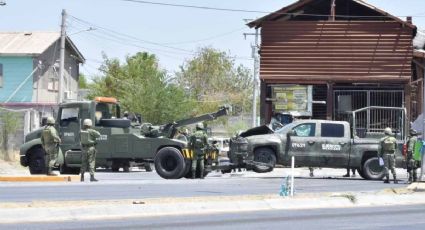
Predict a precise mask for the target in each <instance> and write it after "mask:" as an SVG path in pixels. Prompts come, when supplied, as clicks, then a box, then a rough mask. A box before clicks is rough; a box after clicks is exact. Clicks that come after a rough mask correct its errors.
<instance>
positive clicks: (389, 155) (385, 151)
mask: <svg viewBox="0 0 425 230" xmlns="http://www.w3.org/2000/svg"><path fill="white" fill-rule="evenodd" d="M384 134H385V137H383V138H382V139H381V140H380V151H379V157H381V158H382V159H383V160H384V169H385V180H384V183H390V175H389V170H391V173H392V174H393V178H394V183H395V184H397V183H398V181H397V176H396V172H395V153H396V150H397V140H396V139H395V137H393V134H392V130H391V128H389V127H387V128H385V130H384Z"/></svg>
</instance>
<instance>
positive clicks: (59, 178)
mask: <svg viewBox="0 0 425 230" xmlns="http://www.w3.org/2000/svg"><path fill="white" fill-rule="evenodd" d="M79 180H80V176H76V175H57V176H47V175H40V176H0V181H1V182H74V181H79Z"/></svg>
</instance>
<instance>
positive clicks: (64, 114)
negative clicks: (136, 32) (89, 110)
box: [58, 105, 80, 152]
mask: <svg viewBox="0 0 425 230" xmlns="http://www.w3.org/2000/svg"><path fill="white" fill-rule="evenodd" d="M58 115H59V116H58V118H59V119H58V125H59V130H58V131H59V135H60V138H61V148H62V150H63V151H64V152H65V151H67V150H69V149H75V148H77V149H78V148H79V144H80V107H79V106H77V105H76V106H72V107H71V106H70V107H61V108H60V110H59V113H58Z"/></svg>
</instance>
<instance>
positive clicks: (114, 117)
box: [20, 97, 229, 179]
mask: <svg viewBox="0 0 425 230" xmlns="http://www.w3.org/2000/svg"><path fill="white" fill-rule="evenodd" d="M228 112H229V107H225V106H224V107H221V108H219V110H218V111H217V112H213V113H208V114H204V115H200V116H197V117H191V118H187V119H183V120H180V121H175V122H174V121H173V122H170V123H168V124H164V125H158V126H153V125H151V124H149V123H144V124H142V125H141V126H139V127H134V126H132V125H131V122H130V120H128V119H124V118H120V114H121V113H120V105H119V103H118V101H117V99H115V98H109V97H97V98H95V100H93V101H75V102H67V103H62V104H60V105H59V110H58V116H57V119H56V125H55V127H56V129H57V130H58V132H59V135H60V137H61V139H62V142H61V144H60V151H59V157H58V160H57V162H56V163H57V165H58V167H59V169H60V172H61V173H73V174H78V173H79V172H80V166H81V153H82V147H81V143H80V129H81V127H82V122H83V121H84V119H90V120H92V122H93V124H94V127H93V128H94V129H96V130H97V131H99V132H100V134H101V136H100V137H99V138H98V139H97V147H96V148H97V150H98V152H97V154H96V167H104V168H112V171H118V169H119V168H120V167H124V169H125V168H126V167H129V166H130V164H134V163H137V164H140V163H144V164H154V165H155V169H156V172H157V173H158V174H159V175H160V176H161V177H163V178H165V179H179V178H182V177H187V178H190V177H191V173H192V172H191V170H190V168H191V162H192V157H191V152H190V151H189V150H188V144H187V142H184V141H180V140H177V139H174V136H175V134H176V132H177V128H178V127H181V126H185V125H189V124H193V123H197V122H201V121H208V120H214V119H216V118H217V117H220V116H224V115H227V114H228ZM41 133H42V129H38V130H35V131H33V132H31V133H29V134H27V135H26V136H25V141H24V143H23V144H22V145H21V148H20V163H21V165H22V166H25V167H28V168H29V171H30V173H31V174H44V173H45V170H46V168H45V162H44V155H45V152H44V150H43V148H42V147H41V140H40V137H41ZM217 155H218V154H214V153H213V152H210V153H208V154H207V158H206V159H205V165H206V168H207V169H209V170H211V166H213V165H212V164H215V161H216V158H217ZM206 173H208V171H206Z"/></svg>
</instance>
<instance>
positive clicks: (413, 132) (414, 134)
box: [410, 129, 418, 136]
mask: <svg viewBox="0 0 425 230" xmlns="http://www.w3.org/2000/svg"><path fill="white" fill-rule="evenodd" d="M410 135H412V136H416V135H418V132H417V131H416V130H414V129H410Z"/></svg>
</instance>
